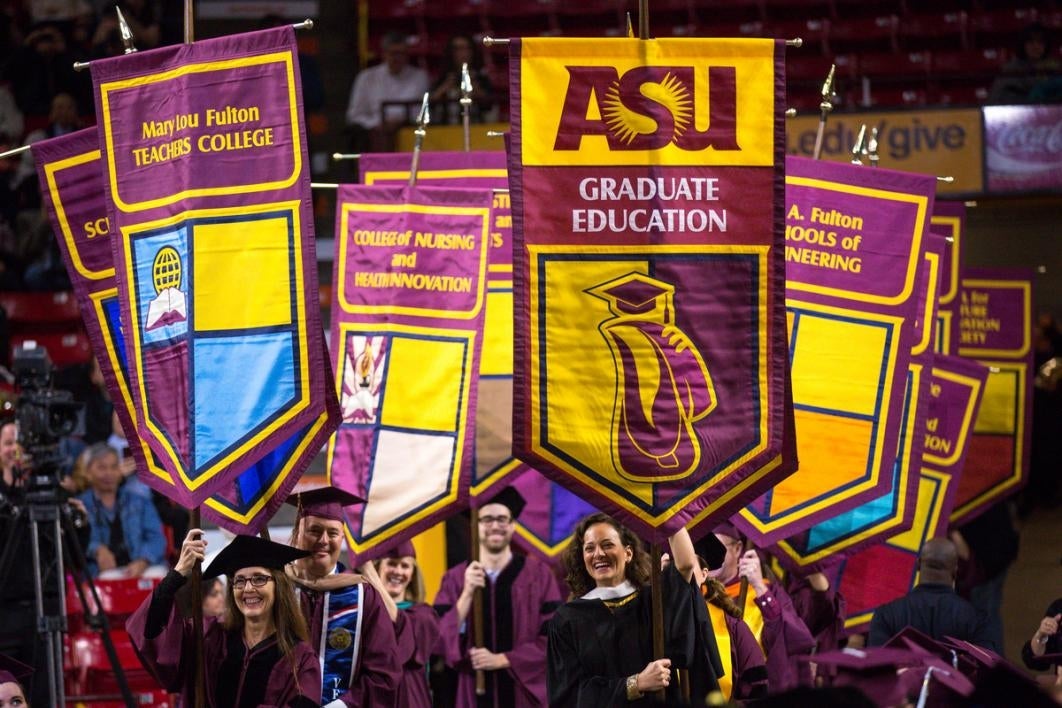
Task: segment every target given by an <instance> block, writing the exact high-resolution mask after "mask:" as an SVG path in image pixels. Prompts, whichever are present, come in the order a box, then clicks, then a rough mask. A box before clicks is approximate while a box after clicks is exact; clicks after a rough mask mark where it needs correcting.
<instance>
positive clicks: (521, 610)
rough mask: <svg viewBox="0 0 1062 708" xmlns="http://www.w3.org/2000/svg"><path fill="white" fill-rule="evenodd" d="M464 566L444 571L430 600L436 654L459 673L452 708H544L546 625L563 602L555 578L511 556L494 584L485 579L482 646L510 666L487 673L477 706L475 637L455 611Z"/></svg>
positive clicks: (544, 568) (527, 558)
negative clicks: (473, 657)
mask: <svg viewBox="0 0 1062 708" xmlns="http://www.w3.org/2000/svg"><path fill="white" fill-rule="evenodd" d="M467 566H468V563H461V564H459V565H456V566H454V567H453V568H451V569H450V570H448V571H446V574H445V575H444V576H443V579H442V585H441V587H440V588H439V594H438V595H437V596H436V598H435V611H436V612H437V613H438V614H439V616H440V618H441V619H440V622H439V643H438V646H437V647H436V653H438V654H441V655H442V657H443V658H444V659H445V661H446V663H447V665H449V666H451V667H453V668H455V669H457V671H458V679H457V701H456V705H457V708H473V707H474V706H477V705H479V706H484V705H487V706H497V707H499V708H501V707H503V706H504V708H531V707H532V706H542V705H545V703H546V626H547V625H548V623H549V620H550V618H551V617H552V616H553V612H554V610H556V609H557V607H558V606H559V605H560V603H561V599H562V598H561V593H560V588H559V587H558V586H557V579H556V578H555V577H554V575H553V573H552V571H550V569H549V567H548V566H547V565H546V564H545V563H543V562H542V561H539V560H538V559H536V558H532V557H530V556H522V555H515V554H514V555H513V558H512V560H511V561H509V564H508V565H506V566H505V568H503V569H502V571H501V572H500V573H499V574H498V577H497V578H496V579H495V580H493V581H491V580H490V578H489V577H488V579H487V587H486V588H485V590H484V592H483V620H484V621H483V625H484V627H483V629H484V631H483V637H484V644H486V647H485V648H487V649H489V650H491V651H493V652H495V653H501V654H505V656H506V657H507V658H508V659H509V664H510V666H509V668H507V669H500V670H498V671H487V672H486V678H487V695H486V696H485V697H484V700H481V701H480V702H479V703H478V704H477V701H476V691H475V688H476V679H475V671H473V669H472V664H471V662H470V661H469V660H468V650H469V649H470V648H471V647H472V646H473V645H472V639H473V637H474V636H475V634H474V632H473V630H472V627H471V622H466V623H463V624H462V623H459V622H458V620H457V608H456V605H457V598H458V597H460V595H461V588H462V587H464V584H465V568H466V567H467ZM469 619H470V620H471V614H470V616H469Z"/></svg>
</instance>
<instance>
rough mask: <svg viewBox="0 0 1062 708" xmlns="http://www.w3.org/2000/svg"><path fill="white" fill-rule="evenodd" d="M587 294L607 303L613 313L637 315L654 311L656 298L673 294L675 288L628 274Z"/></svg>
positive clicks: (644, 276) (659, 281)
mask: <svg viewBox="0 0 1062 708" xmlns="http://www.w3.org/2000/svg"><path fill="white" fill-rule="evenodd" d="M587 292H588V293H590V294H591V295H595V296H597V297H599V298H601V299H602V300H607V301H609V302H610V303H611V309H612V311H613V312H623V313H626V314H631V315H637V314H641V313H643V312H651V311H652V310H654V309H655V308H656V300H657V298H659V297H660V296H662V295H669V294H672V293H674V292H675V286H674V285H671V284H670V283H665V282H663V281H661V280H657V279H656V278H651V277H649V276H648V275H644V274H642V273H628V274H627V275H624V276H622V277H620V278H617V279H615V280H611V281H609V282H607V283H604V284H602V285H598V286H596V287H593V288H590V289H589V290H587Z"/></svg>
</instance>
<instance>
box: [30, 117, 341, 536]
mask: <svg viewBox="0 0 1062 708" xmlns="http://www.w3.org/2000/svg"><path fill="white" fill-rule="evenodd" d="M98 145H99V142H98V137H97V134H96V130H95V129H94V128H93V129H86V130H81V131H78V132H76V133H70V134H68V135H64V136H61V137H58V138H53V139H51V140H47V141H44V142H40V143H35V144H34V146H33V157H34V160H35V162H36V165H37V174H38V177H39V180H40V185H41V194H42V195H43V199H44V204H45V208H46V209H47V211H48V215H49V217H50V219H51V223H52V228H53V230H54V232H55V234H56V236H57V242H58V244H59V250H60V252H61V253H62V254H63V260H64V262H65V264H66V269H67V273H68V274H69V275H70V282H71V283H72V284H73V288H74V293H75V295H76V297H77V299H78V304H79V305H80V308H81V313H82V319H83V320H84V322H85V329H86V331H87V332H88V336H89V340H90V341H91V342H92V349H93V352H94V354H95V356H96V360H97V361H98V362H99V366H100V371H101V372H102V373H103V378H104V382H105V384H106V386H107V391H108V393H109V394H110V397H111V400H112V401H114V402H115V406H114V410H115V412H116V414H117V415H118V419H119V421H120V423H121V425H122V430H123V431H125V432H126V438H127V440H128V441H129V448H130V450H132V452H133V457H134V459H135V460H136V467H137V471H138V475H139V477H140V478H141V479H142V480H144V481H145V482H146V483H147V484H148V485H149V486H151V487H152V488H154V489H157V490H158V491H159V492H160V493H161V494H163V495H165V496H166V497H168V498H171V499H173V500H175V501H177V502H178V503H181V504H184V505H188V504H189V503H190V502H188V501H187V500H186V499H185V498H184V497H183V496H182V489H181V488H180V487H178V486H177V485H175V484H174V482H173V479H172V477H171V476H170V474H169V472H167V471H166V470H165V469H164V468H163V467H162V466H161V465H160V463H159V461H158V459H157V457H156V455H155V454H154V453H153V452H152V451H151V449H150V448H149V447H148V446H147V444H146V443H145V442H144V440H143V439H142V438H141V437H140V436H139V434H138V430H137V427H136V422H135V418H136V411H135V407H134V405H133V400H132V396H131V394H130V390H129V369H128V367H129V359H128V357H127V355H126V349H125V337H124V335H123V333H122V329H121V321H120V320H121V318H120V315H119V304H118V289H117V283H116V279H115V269H114V256H113V254H112V251H111V243H110V241H111V237H112V233H111V230H110V222H109V220H108V218H107V206H106V202H105V200H104V196H103V178H104V177H103V169H102V164H101V161H100V150H99V147H98ZM331 400H332V401H333V402H334V398H333V399H331ZM331 408H333V409H334V410H333V411H332V414H331V415H332V416H333V417H335V418H338V403H334V405H333V406H331ZM327 423H328V420H327V418H325V419H323V420H320V421H317V422H315V423H314V424H312V425H310V426H308V427H307V429H305V430H304V431H300V433H297V434H296V435H295V436H293V437H292V439H290V440H288V441H286V442H285V444H284V445H281V446H279V447H278V448H277V449H276V450H275V451H274V452H272V453H270V454H269V455H267V456H266V457H265V458H263V459H261V460H259V461H258V462H257V463H256V464H254V465H252V466H251V467H250V468H248V469H247V470H245V471H244V472H243V473H242V474H240V476H239V477H238V478H237V479H236V480H235V482H233V483H232V484H230V485H228V486H227V487H226V488H225V489H223V490H222V491H219V492H217V493H215V494H214V495H213V496H212V497H210V498H209V499H207V500H206V502H205V504H204V506H203V513H204V515H205V516H206V517H207V518H209V519H211V520H212V521H214V522H215V523H216V524H218V525H219V526H222V527H224V528H226V529H229V530H230V531H232V532H234V533H252V534H253V533H258V531H260V530H261V528H262V527H263V526H264V525H265V524H266V523H267V522H268V520H269V518H270V517H272V515H273V512H275V511H276V509H277V508H278V507H279V506H280V505H281V504H282V503H283V502H284V497H285V496H286V495H287V492H288V491H289V490H290V489H291V487H292V486H294V484H295V482H296V481H297V480H298V476H299V475H298V474H297V473H296V470H298V469H301V468H300V467H299V465H300V462H304V461H305V458H306V457H312V456H313V455H314V454H316V452H317V451H318V450H320V449H321V447H322V446H323V445H324V443H325V441H326V439H327V436H328V435H330V434H331V430H332V429H333V428H334V423H333V424H332V425H328V424H327Z"/></svg>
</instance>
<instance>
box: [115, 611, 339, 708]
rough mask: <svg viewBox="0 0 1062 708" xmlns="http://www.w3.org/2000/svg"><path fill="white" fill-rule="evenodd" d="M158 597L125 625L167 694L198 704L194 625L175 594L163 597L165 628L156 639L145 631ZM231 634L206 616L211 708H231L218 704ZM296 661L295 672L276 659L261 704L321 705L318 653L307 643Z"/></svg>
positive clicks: (207, 690)
mask: <svg viewBox="0 0 1062 708" xmlns="http://www.w3.org/2000/svg"><path fill="white" fill-rule="evenodd" d="M156 592H157V591H156ZM153 597H154V594H152V595H149V596H148V597H146V598H144V601H143V602H142V603H141V604H140V607H138V608H137V610H136V612H134V613H133V614H132V615H131V616H130V617H129V619H128V620H127V621H126V625H125V628H126V631H128V632H129V636H130V638H131V639H132V642H133V646H134V648H135V649H136V652H137V654H138V655H139V656H140V661H141V663H143V664H144V667H145V668H147V670H148V671H150V672H151V674H152V675H153V676H155V678H156V679H158V681H159V682H160V683H161V684H162V685H163V686H164V687H165V688H166V689H167V690H168V691H171V692H175V693H180V694H181V705H187V706H191V705H195V666H194V665H193V662H192V651H193V649H192V647H193V646H194V644H193V643H194V641H195V640H194V637H193V634H192V633H193V631H194V624H193V623H192V620H191V619H190V618H189V619H184V618H182V617H181V616H180V615H179V614H178V612H177V608H176V606H175V605H174V603H173V597H172V596H169V597H164V598H163V601H164V602H168V603H169V618H168V620H167V622H166V626H165V627H164V628H163V630H162V633H161V634H159V635H158V636H157V637H154V638H152V639H148V638H147V637H146V635H145V632H146V629H147V618H148V609H149V608H150V606H151V601H152V598H153ZM230 634H232V632H228V631H226V630H225V629H224V628H223V627H222V626H221V623H220V622H218V621H217V618H215V617H207V618H205V619H204V620H203V683H204V687H205V694H206V702H207V706H209V707H210V708H231V706H221V705H219V704H218V702H217V700H216V699H215V694H216V692H217V684H218V670H219V668H220V667H221V665H222V664H223V663H224V661H225V657H226V655H227V650H228V643H229V635H230ZM291 659H292V660H293V662H294V666H295V671H294V673H293V672H292V662H291V661H289V660H288V659H287V658H284V657H281V658H280V660H278V661H277V663H276V664H275V665H274V667H273V669H272V671H271V672H270V673H269V679H268V682H267V685H266V690H265V696H264V702H263V703H262V704H261V705H262V706H286V705H288V704H289V703H290V702H291V701H293V700H294V699H295V698H296V697H297V696H300V695H301V696H304V697H306V698H307V699H308V700H309V701H311V702H312V703H313V704H316V703H317V702H318V700H319V698H320V695H321V667H320V665H319V664H318V663H317V657H316V656H315V655H314V652H313V649H312V648H311V647H310V645H309V644H307V643H306V642H298V643H297V644H296V645H295V648H294V649H293V651H292V657H291ZM245 667H246V665H245ZM245 670H246V669H245ZM296 676H298V681H297V682H296V679H295V677H296ZM241 682H242V680H241Z"/></svg>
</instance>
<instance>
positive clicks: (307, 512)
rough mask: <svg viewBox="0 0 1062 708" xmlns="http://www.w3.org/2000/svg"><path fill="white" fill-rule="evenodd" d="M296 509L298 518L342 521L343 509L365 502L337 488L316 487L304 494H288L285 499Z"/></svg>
mask: <svg viewBox="0 0 1062 708" xmlns="http://www.w3.org/2000/svg"><path fill="white" fill-rule="evenodd" d="M284 501H286V502H287V503H288V504H291V505H292V506H294V507H295V508H296V509H298V510H299V511H298V514H297V516H298V518H300V519H301V518H302V517H304V516H319V517H321V518H322V519H332V520H333V521H343V520H344V519H343V507H345V506H350V505H352V504H357V503H359V502H363V501H365V500H364V499H362V498H361V497H359V496H358V495H356V494H351V493H350V492H348V491H346V490H345V489H339V488H337V487H318V488H317V489H310V490H307V491H305V492H295V493H294V494H289V495H288V498H287V499H285V500H284Z"/></svg>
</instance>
